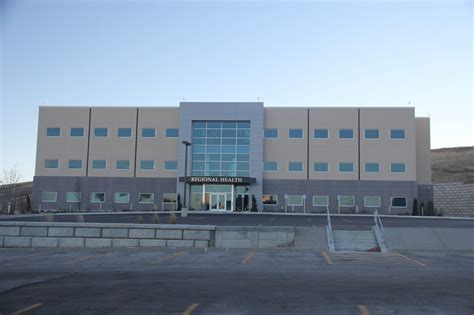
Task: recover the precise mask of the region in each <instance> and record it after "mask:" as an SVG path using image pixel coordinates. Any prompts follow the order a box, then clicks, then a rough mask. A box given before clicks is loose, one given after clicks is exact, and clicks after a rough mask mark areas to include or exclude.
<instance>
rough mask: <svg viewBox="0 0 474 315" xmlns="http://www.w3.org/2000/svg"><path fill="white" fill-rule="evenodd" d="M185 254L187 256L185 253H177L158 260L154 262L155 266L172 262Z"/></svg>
mask: <svg viewBox="0 0 474 315" xmlns="http://www.w3.org/2000/svg"><path fill="white" fill-rule="evenodd" d="M184 254H186V252H185V251H182V252H177V253H174V254H173V255H169V256H165V257H163V258H160V259H158V260H157V261H155V262H154V264H159V263H160V262H163V261H167V260H171V259H174V258H176V257H179V256H181V255H184Z"/></svg>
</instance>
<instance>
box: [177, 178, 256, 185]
mask: <svg viewBox="0 0 474 315" xmlns="http://www.w3.org/2000/svg"><path fill="white" fill-rule="evenodd" d="M179 181H180V182H186V183H189V184H234V185H249V184H255V183H256V179H255V177H232V176H188V177H184V176H183V177H180V178H179Z"/></svg>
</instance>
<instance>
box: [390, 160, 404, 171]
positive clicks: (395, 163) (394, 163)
mask: <svg viewBox="0 0 474 315" xmlns="http://www.w3.org/2000/svg"><path fill="white" fill-rule="evenodd" d="M394 165H403V171H394V170H393V166H394ZM406 172H407V164H406V163H398V162H390V173H391V174H405V173H406Z"/></svg>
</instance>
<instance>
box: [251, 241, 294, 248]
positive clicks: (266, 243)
mask: <svg viewBox="0 0 474 315" xmlns="http://www.w3.org/2000/svg"><path fill="white" fill-rule="evenodd" d="M287 244H288V243H287V242H285V241H282V240H258V248H267V247H277V246H287Z"/></svg>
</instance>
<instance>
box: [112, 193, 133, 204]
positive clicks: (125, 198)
mask: <svg viewBox="0 0 474 315" xmlns="http://www.w3.org/2000/svg"><path fill="white" fill-rule="evenodd" d="M114 202H115V203H129V202H130V193H128V192H116V193H115V194H114Z"/></svg>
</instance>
